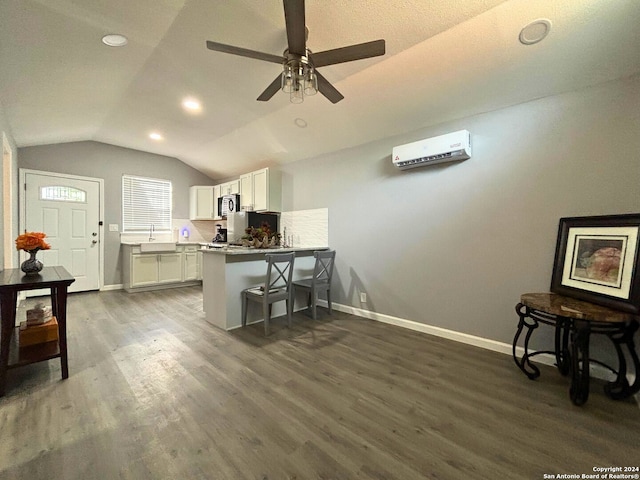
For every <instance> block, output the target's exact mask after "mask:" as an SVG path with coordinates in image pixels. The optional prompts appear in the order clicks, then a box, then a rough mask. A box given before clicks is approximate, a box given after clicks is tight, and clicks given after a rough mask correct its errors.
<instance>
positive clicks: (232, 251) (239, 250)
mask: <svg viewBox="0 0 640 480" xmlns="http://www.w3.org/2000/svg"><path fill="white" fill-rule="evenodd" d="M328 248H329V247H276V248H253V247H222V248H203V249H202V252H203V253H213V254H217V255H254V254H258V253H288V252H312V251H315V250H327V249H328Z"/></svg>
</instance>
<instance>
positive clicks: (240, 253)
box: [202, 247, 327, 330]
mask: <svg viewBox="0 0 640 480" xmlns="http://www.w3.org/2000/svg"><path fill="white" fill-rule="evenodd" d="M317 250H327V247H298V248H293V247H291V248H282V247H281V248H266V249H256V248H242V247H237V248H234V247H225V248H212V249H203V250H202V253H203V255H202V297H203V308H204V312H205V319H206V320H207V322H209V323H211V324H212V325H215V326H216V327H219V328H222V329H224V330H231V329H234V328H237V327H240V326H241V325H242V318H241V315H242V301H241V296H240V292H242V290H244V289H245V288H249V287H253V286H256V285H261V284H263V283H264V278H265V275H266V273H267V262H266V261H265V260H266V257H265V255H266V254H267V253H288V252H295V254H296V259H295V262H294V270H293V279H294V280H297V279H300V278H304V277H310V276H312V275H313V267H314V264H315V258H314V256H313V252H314V251H317ZM294 309H295V305H294ZM285 313H286V312H285V307H284V302H279V303H277V304H274V305H273V313H272V318H274V317H278V316H281V315H284V314H285ZM262 320H263V319H262V312H261V309H259V308H255V309H254V308H249V311H248V319H247V323H255V322H259V321H262Z"/></svg>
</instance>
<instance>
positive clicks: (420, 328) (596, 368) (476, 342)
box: [318, 300, 614, 381]
mask: <svg viewBox="0 0 640 480" xmlns="http://www.w3.org/2000/svg"><path fill="white" fill-rule="evenodd" d="M318 305H321V306H323V307H326V306H327V302H326V301H325V300H319V301H318ZM332 307H333V308H334V309H335V310H338V311H340V312H345V313H350V314H352V315H355V316H357V317H362V318H368V319H370V320H375V321H377V322H382V323H388V324H390V325H396V326H398V327H403V328H408V329H409V330H415V331H417V332H422V333H427V334H429V335H435V336H437V337H442V338H446V339H448V340H453V341H456V342H460V343H465V344H467V345H473V346H474V347H480V348H484V349H486V350H491V351H493V352H498V353H502V354H505V355H509V356H511V355H512V345H511V344H508V343H503V342H498V341H496V340H491V339H488V338H482V337H476V336H475V335H469V334H467V333H462V332H456V331H455V330H448V329H446V328H442V327H434V326H432V325H427V324H424V323H420V322H416V321H413V320H407V319H405V318H399V317H393V316H391V315H386V314H383V313H377V312H371V311H369V310H364V309H362V308H356V307H352V306H350V305H342V304H339V303H333V304H332ZM515 328H516V324H515V323H514V334H515ZM523 354H524V348H522V347H516V355H518V357H522V355H523ZM532 360H534V361H535V362H536V363H541V364H543V365H550V366H555V361H556V359H555V357H554V356H553V355H549V354H541V355H536V356H535V357H534V358H533V359H532ZM589 368H590V373H591V376H592V377H593V378H598V379H600V380H606V381H612V380H613V379H614V377H613V376H612V373H611V372H610V371H609V370H607V369H606V368H604V367H602V366H600V365H598V364H592V365H591V366H590V367H589Z"/></svg>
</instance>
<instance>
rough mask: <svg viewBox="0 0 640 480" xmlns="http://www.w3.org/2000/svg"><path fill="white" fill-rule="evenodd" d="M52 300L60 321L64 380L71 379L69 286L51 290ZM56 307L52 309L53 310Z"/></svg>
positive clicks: (61, 362)
mask: <svg viewBox="0 0 640 480" xmlns="http://www.w3.org/2000/svg"><path fill="white" fill-rule="evenodd" d="M51 295H52V300H53V301H54V302H55V305H56V307H55V310H56V313H57V319H58V338H59V342H60V367H61V368H62V378H69V364H68V359H67V286H66V285H63V286H59V287H55V288H52V289H51ZM53 308H54V307H52V309H53Z"/></svg>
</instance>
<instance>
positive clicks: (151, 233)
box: [149, 223, 155, 242]
mask: <svg viewBox="0 0 640 480" xmlns="http://www.w3.org/2000/svg"><path fill="white" fill-rule="evenodd" d="M153 240H155V238H153V223H152V224H151V228H149V241H150V242H151V241H153Z"/></svg>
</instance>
